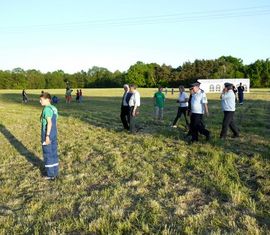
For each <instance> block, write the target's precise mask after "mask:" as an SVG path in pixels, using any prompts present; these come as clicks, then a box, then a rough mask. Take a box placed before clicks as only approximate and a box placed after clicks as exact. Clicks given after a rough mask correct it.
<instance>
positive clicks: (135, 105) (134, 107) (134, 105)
mask: <svg viewBox="0 0 270 235" xmlns="http://www.w3.org/2000/svg"><path fill="white" fill-rule="evenodd" d="M129 90H130V93H131V94H132V95H131V97H130V99H129V107H130V111H129V122H130V123H129V130H130V132H131V133H134V132H135V131H136V129H135V121H136V120H135V119H136V117H137V116H138V115H139V107H140V105H141V96H140V93H139V92H138V91H137V88H136V86H135V85H134V84H131V85H129Z"/></svg>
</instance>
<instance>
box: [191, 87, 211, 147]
mask: <svg viewBox="0 0 270 235" xmlns="http://www.w3.org/2000/svg"><path fill="white" fill-rule="evenodd" d="M191 87H192V92H193V93H192V98H191V123H190V128H191V136H192V139H191V142H196V141H198V133H200V134H202V135H204V136H205V137H206V140H209V139H210V132H209V131H208V130H207V129H205V126H204V124H203V115H204V114H206V115H207V116H208V115H209V112H208V105H207V103H208V102H207V97H206V94H205V92H204V91H203V90H201V89H200V83H199V82H196V83H193V84H192V85H191Z"/></svg>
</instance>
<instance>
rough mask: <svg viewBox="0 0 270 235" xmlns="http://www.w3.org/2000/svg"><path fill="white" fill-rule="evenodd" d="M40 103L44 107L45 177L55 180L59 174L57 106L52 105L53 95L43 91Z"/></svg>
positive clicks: (42, 141)
mask: <svg viewBox="0 0 270 235" xmlns="http://www.w3.org/2000/svg"><path fill="white" fill-rule="evenodd" d="M40 104H41V105H42V106H43V107H44V108H43V110H42V113H41V116H40V121H41V143H42V152H43V158H44V165H45V169H46V174H47V175H46V177H45V179H48V180H53V179H55V177H57V176H58V171H59V162H58V153H57V147H58V144H57V118H58V112H57V109H56V107H54V106H53V105H51V95H50V94H49V93H46V92H45V93H43V94H42V95H41V96H40Z"/></svg>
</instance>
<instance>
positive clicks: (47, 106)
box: [40, 82, 239, 180]
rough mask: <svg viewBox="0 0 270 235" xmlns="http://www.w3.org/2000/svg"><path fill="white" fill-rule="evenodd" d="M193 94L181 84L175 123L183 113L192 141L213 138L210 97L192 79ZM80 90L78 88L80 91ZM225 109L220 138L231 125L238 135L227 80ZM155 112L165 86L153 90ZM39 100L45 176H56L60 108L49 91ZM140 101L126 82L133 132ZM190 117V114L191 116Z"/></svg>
mask: <svg viewBox="0 0 270 235" xmlns="http://www.w3.org/2000/svg"><path fill="white" fill-rule="evenodd" d="M189 90H190V95H188V94H186V92H185V88H184V86H180V87H179V97H178V100H177V102H178V103H179V107H178V111H177V115H176V117H175V119H174V121H173V125H172V126H173V127H176V123H177V121H178V119H179V118H180V117H181V116H182V115H183V116H184V118H185V122H186V127H187V129H188V135H190V136H191V141H192V142H195V141H198V134H199V133H200V134H202V135H204V136H205V137H206V140H209V139H210V136H211V135H210V131H209V130H207V129H206V128H205V126H204V124H203V115H207V116H208V114H209V111H208V101H207V96H206V93H205V92H204V91H203V90H202V89H200V83H198V82H196V83H193V84H192V85H191V87H190V89H189ZM77 92H78V91H77ZM220 98H221V104H222V110H223V112H224V117H223V123H222V129H221V133H220V138H221V139H225V138H226V137H227V132H228V129H229V128H230V129H231V131H232V132H233V137H234V138H237V137H239V129H238V127H237V126H236V124H235V121H234V113H235V102H236V101H235V100H236V99H235V93H234V90H233V84H231V83H225V84H224V89H223V91H222V94H221V96H220ZM154 102H155V115H156V118H157V120H162V118H163V109H164V102H165V95H164V94H163V88H162V87H159V89H158V91H157V92H156V93H155V94H154ZM40 104H41V105H42V106H43V110H42V113H41V116H40V121H41V145H42V151H43V158H44V165H45V170H46V175H45V178H46V179H48V180H54V179H55V178H56V177H57V176H58V173H59V160H58V153H57V149H58V144H57V118H58V110H57V108H56V107H55V106H53V105H52V97H51V95H50V94H49V93H47V92H42V93H41V95H40ZM140 105H141V98H140V93H139V92H138V91H137V88H136V86H135V85H134V84H130V85H127V84H125V85H124V94H123V97H122V102H121V114H120V117H121V121H122V124H123V127H124V129H125V130H128V131H130V132H131V133H134V132H136V131H138V130H139V128H138V126H137V125H136V118H137V116H138V115H139V108H140ZM188 117H189V118H188Z"/></svg>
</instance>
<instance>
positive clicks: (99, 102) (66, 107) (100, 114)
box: [0, 94, 270, 157]
mask: <svg viewBox="0 0 270 235" xmlns="http://www.w3.org/2000/svg"><path fill="white" fill-rule="evenodd" d="M57 96H58V97H59V98H60V103H59V104H57V105H56V107H57V108H58V109H59V114H60V116H64V117H71V118H76V119H78V120H80V121H82V122H85V123H87V124H89V125H93V126H95V127H99V128H105V129H106V130H108V131H114V132H121V131H122V130H123V127H122V124H121V121H120V104H121V97H102V96H101V97H98V96H95V97H84V100H83V103H80V104H78V103H76V102H75V101H74V100H73V102H72V103H71V104H66V103H65V98H64V96H63V95H59V94H57ZM0 98H1V99H2V100H4V101H5V102H7V103H17V104H21V95H20V94H1V95H0ZM29 100H30V101H29V103H27V104H21V105H23V106H26V107H27V106H31V107H35V108H40V110H41V107H40V104H39V95H38V94H29ZM141 103H142V106H141V108H140V113H141V114H140V116H139V117H138V119H137V121H138V124H139V126H140V127H142V128H143V129H142V130H141V131H140V133H142V134H150V135H153V136H157V137H158V136H164V137H165V138H171V139H175V140H177V141H178V140H184V136H185V134H186V132H185V131H184V119H183V117H182V118H181V119H180V120H179V123H180V124H181V126H182V128H180V129H177V130H175V129H172V128H169V124H170V123H171V122H172V121H173V120H174V118H175V115H176V113H177V107H178V105H177V104H176V102H175V100H173V99H168V100H166V105H165V110H164V112H165V113H164V117H165V119H164V122H163V123H157V122H155V121H154V120H153V113H154V107H153V99H152V98H142V101H141ZM209 108H210V114H211V115H210V118H208V119H207V120H206V124H207V127H208V129H209V130H210V131H211V132H212V133H213V134H214V138H213V140H212V141H211V142H210V144H211V145H213V146H215V147H220V148H224V149H225V150H226V151H230V152H233V153H235V154H237V155H241V154H243V153H244V154H246V155H248V156H253V155H254V154H260V155H262V156H263V157H269V156H268V151H269V146H266V145H265V144H264V143H258V142H257V143H255V142H253V141H252V138H251V137H252V136H254V138H257V137H261V138H263V139H266V140H267V139H269V138H270V124H269V121H268V120H269V116H270V102H269V101H266V100H255V99H254V100H247V99H246V100H245V104H244V105H243V106H239V105H238V106H237V110H236V114H235V119H236V123H237V125H238V127H239V128H240V132H241V135H242V137H243V138H242V140H240V141H239V140H230V139H229V140H228V141H227V143H229V144H226V143H223V142H222V141H220V140H219V138H218V136H219V132H220V129H221V123H222V119H223V113H222V111H221V107H220V100H209ZM228 134H230V133H228ZM203 142H204V141H203Z"/></svg>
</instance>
